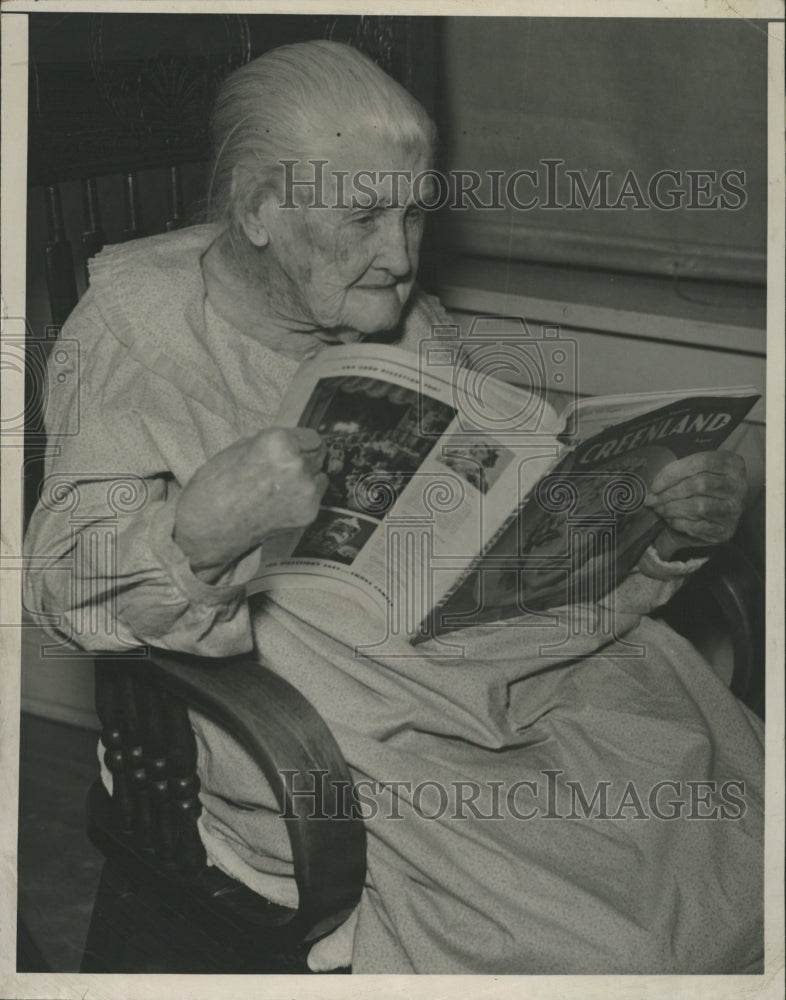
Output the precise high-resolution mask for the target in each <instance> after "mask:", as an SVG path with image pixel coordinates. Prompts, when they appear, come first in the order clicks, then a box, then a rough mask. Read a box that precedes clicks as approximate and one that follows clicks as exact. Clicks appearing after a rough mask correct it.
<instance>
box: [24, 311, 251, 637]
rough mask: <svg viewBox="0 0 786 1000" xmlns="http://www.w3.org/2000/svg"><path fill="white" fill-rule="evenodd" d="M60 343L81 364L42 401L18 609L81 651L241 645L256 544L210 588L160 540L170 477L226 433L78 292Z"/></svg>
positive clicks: (166, 524)
mask: <svg viewBox="0 0 786 1000" xmlns="http://www.w3.org/2000/svg"><path fill="white" fill-rule="evenodd" d="M62 340H63V343H64V344H66V345H67V344H68V342H69V340H72V342H73V343H78V345H79V347H80V348H81V365H79V366H77V365H76V362H75V363H74V369H75V370H74V371H73V372H72V373H71V374H72V375H73V377H72V378H70V379H65V380H64V382H65V385H64V387H63V388H62V389H60V390H59V391H58V387H57V385H56V383H53V390H52V395H51V398H50V399H49V400H48V408H47V415H46V416H47V432H48V437H49V451H50V457H49V459H48V462H47V469H46V476H45V479H44V481H43V483H42V487H41V494H40V500H39V503H38V506H37V508H36V510H35V512H34V513H33V516H32V518H31V522H30V525H29V528H28V532H27V536H26V539H25V549H26V561H27V567H28V568H27V571H26V575H25V604H26V609H27V610H28V611H29V612H30V613H31V615H32V616H33V617H34V619H36V620H37V621H38V623H39V624H41V625H42V626H43V627H45V628H47V629H48V630H49V631H50V632H52V633H53V634H54V635H56V636H57V637H58V638H59V639H60V640H61V641H66V642H67V643H68V644H70V645H77V646H79V647H81V648H83V649H86V650H89V651H121V650H128V649H129V648H130V647H134V646H139V645H140V644H147V643H150V644H152V645H156V646H160V647H164V648H172V649H179V650H184V651H188V652H197V651H198V652H199V653H201V654H202V655H211V656H224V655H231V654H235V653H241V652H246V651H248V650H250V649H251V648H252V645H253V643H252V637H251V628H250V622H249V615H248V609H247V604H246V600H245V591H244V583H245V582H246V580H248V579H249V578H250V577H251V576H253V573H254V571H255V569H256V565H257V563H258V552H252V553H250V554H249V555H247V556H246V557H245V558H244V559H242V560H241V561H240V562H239V563H238V564H236V566H235V567H234V568H233V570H232V571H231V572H230V573H228V574H227V575H225V577H224V578H223V579H222V580H221V581H220V585H216V586H210V585H208V584H205V583H204V582H202V581H201V580H199V579H198V578H197V577H195V576H194V575H193V573H192V572H191V570H190V567H189V564H188V560H187V559H186V557H185V556H184V554H183V553H182V552H181V551H180V550H179V549H178V547H177V545H176V544H175V542H174V541H173V539H172V529H173V525H174V515H175V507H176V504H177V498H178V495H179V493H180V491H181V489H182V486H183V485H184V484H185V482H187V480H188V479H189V478H190V476H191V475H192V474H193V472H194V471H196V469H197V468H198V467H199V466H200V465H202V464H203V463H204V462H205V461H206V460H207V459H208V458H209V457H210V455H211V454H213V453H215V452H216V451H218V450H220V448H221V447H225V446H226V445H228V444H229V443H231V442H232V440H234V439H236V438H237V437H238V436H239V434H238V431H237V429H236V428H233V427H232V426H231V425H230V424H229V423H227V421H226V420H224V419H222V418H219V417H217V416H216V415H215V414H212V413H210V412H209V411H208V410H207V409H206V408H204V407H201V406H200V405H199V404H198V403H197V402H195V401H194V400H191V399H188V398H186V397H184V396H182V395H181V394H179V393H178V392H177V391H176V389H175V388H174V387H173V386H172V385H171V384H170V383H168V382H166V381H165V380H164V379H163V378H160V377H156V376H155V375H153V374H151V372H150V371H147V370H143V368H142V366H140V365H139V363H138V362H137V361H135V360H134V359H133V358H132V357H130V355H129V354H128V352H127V351H125V350H124V349H123V345H122V344H120V343H119V342H118V341H116V340H115V339H114V338H113V336H112V333H111V331H110V330H109V329H108V328H107V326H106V324H105V323H104V322H103V319H102V316H101V314H100V312H99V311H98V310H97V309H96V308H95V306H94V305H93V304H92V302H91V301H90V298H89V296H88V297H86V300H83V303H80V306H79V307H77V310H76V311H75V313H74V314H73V315H72V317H71V318H70V319H69V321H68V323H67V324H66V326H65V327H64V329H63V334H62ZM54 349H55V350H57V349H58V348H57V345H56V346H55V348H54Z"/></svg>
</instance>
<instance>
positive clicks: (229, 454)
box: [173, 427, 328, 583]
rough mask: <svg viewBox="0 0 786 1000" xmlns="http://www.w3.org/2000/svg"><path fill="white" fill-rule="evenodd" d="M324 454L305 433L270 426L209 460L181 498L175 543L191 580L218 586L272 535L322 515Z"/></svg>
mask: <svg viewBox="0 0 786 1000" xmlns="http://www.w3.org/2000/svg"><path fill="white" fill-rule="evenodd" d="M324 458H325V448H324V445H323V444H322V441H321V438H320V437H319V435H318V434H317V432H316V431H314V430H311V429H309V428H307V427H295V428H284V427H271V428H268V429H267V430H264V431H261V432H260V433H259V434H257V435H256V436H255V437H252V438H246V439H244V440H243V441H238V442H236V443H235V444H232V445H230V446H229V447H228V448H225V449H224V450H223V451H220V452H219V453H218V454H217V455H214V456H213V458H211V459H210V460H209V461H208V462H206V463H205V464H204V465H203V466H202V467H201V468H200V469H198V470H197V472H196V473H195V474H194V476H193V477H192V478H191V479H190V480H189V482H188V484H187V485H186V486H185V488H184V489H183V492H182V493H181V494H180V498H179V499H178V503H177V511H176V514H175V528H174V532H173V538H174V541H175V543H176V544H177V545H178V547H179V548H180V550H181V551H182V552H183V553H185V555H186V556H187V557H188V560H189V562H190V564H191V569H192V571H193V572H194V574H195V575H196V576H198V577H200V579H202V580H204V581H205V582H207V583H215V582H216V581H217V580H218V579H219V578H220V577H221V576H222V575H223V574H224V573H225V572H226V571H227V570H228V569H229V568H231V566H232V565H233V564H234V563H235V562H236V561H237V560H238V559H239V558H241V556H244V555H245V554H246V553H247V552H250V551H251V550H252V549H254V548H256V547H257V546H258V545H260V544H261V542H262V541H264V539H265V538H267V537H268V536H270V535H274V534H278V533H280V532H282V531H286V530H288V529H292V528H302V527H305V526H306V525H307V524H310V523H311V522H312V521H313V520H314V518H315V517H316V516H317V511H318V510H319V503H320V500H321V498H322V494H323V493H324V492H325V489H326V488H327V484H328V480H327V476H325V474H324V473H322V472H320V469H321V468H322V464H323V462H324Z"/></svg>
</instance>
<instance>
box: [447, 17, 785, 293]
mask: <svg viewBox="0 0 786 1000" xmlns="http://www.w3.org/2000/svg"><path fill="white" fill-rule="evenodd" d="M443 41H444V48H443V58H444V86H445V96H446V101H447V109H446V119H445V120H443V123H442V124H443V132H444V133H445V135H446V139H447V141H448V142H449V145H448V147H447V148H446V149H445V150H444V151H443V154H444V155H443V164H442V165H443V167H444V168H449V169H453V170H455V169H473V170H476V171H480V172H481V173H482V174H485V172H487V171H504V175H505V177H504V178H503V187H502V188H501V190H500V197H499V199H498V202H499V203H501V204H503V205H504V206H505V207H504V208H502V209H495V210H492V209H478V208H475V207H472V206H471V199H469V198H467V197H464V199H463V201H462V204H463V205H465V206H467V207H466V210H465V211H460V212H456V211H453V212H449V213H446V214H447V215H449V216H450V221H449V223H448V225H449V226H450V227H451V236H452V242H453V243H454V245H457V246H458V247H459V249H462V250H464V251H466V252H470V253H473V254H480V255H487V256H496V257H511V258H517V259H530V260H539V261H548V262H555V263H563V264H573V265H583V266H592V267H601V268H611V269H622V270H629V271H639V272H644V273H655V274H669V275H674V274H677V275H681V276H685V277H700V278H708V279H722V280H732V281H743V282H763V281H764V278H765V247H766V191H767V184H766V87H767V67H766V48H767V46H766V42H767V39H766V25H763V24H760V23H756V24H754V23H751V22H746V21H743V20H709V21H708V20H701V21H698V20H686V19H661V20H649V19H605V18H598V19H573V18H543V19H539V18H447V19H445V22H444V24H443ZM546 161H551V163H547V162H546ZM520 170H530V171H532V172H533V174H534V175H535V176H534V178H533V177H532V176H529V175H520V176H519V179H518V181H517V183H516V185H515V188H514V191H513V194H514V197H516V198H517V199H518V200H519V202H520V203H528V202H531V201H532V200H533V199H538V204H537V205H536V206H534V207H530V208H527V209H521V208H516V207H513V205H511V203H510V202H509V201H508V199H507V197H506V193H505V188H504V182H505V179H506V178H509V177H510V176H511V175H513V174H514V172H515V171H520ZM666 171H668V172H672V171H673V174H672V173H664V172H666ZM691 172H693V173H691ZM604 175H605V180H604V179H603V178H604ZM631 177H632V178H633V179H632V180H631ZM658 178H659V179H658ZM599 179H600V180H599ZM467 183H468V182H467ZM595 183H600V184H601V187H600V188H599V189H598V190H596V192H595V193H594V195H593V194H592V187H593V184H595ZM603 184H605V186H606V192H605V204H606V205H608V206H612V205H614V204H617V205H618V206H619V207H617V208H614V207H608V208H603V207H599V206H600V205H601V204H602V202H603V190H602V185H603ZM582 188H583V190H582ZM588 196H591V197H588ZM476 197H477V198H478V199H480V201H481V202H482V203H483V204H484V205H485V204H488V203H489V202H491V201H493V200H494V199H493V196H492V188H491V182H490V181H487V180H485V179H484V182H483V184H482V185H481V187H480V188H478V189H477V191H476ZM674 202H678V203H677V204H676V205H675V207H671V208H670V207H668V206H669V205H671V204H672V203H674ZM587 204H589V206H590V207H585V205H587ZM707 205H709V206H711V207H706V206H707ZM552 206H553V207H552ZM571 206H573V207H571ZM659 206H660V207H659Z"/></svg>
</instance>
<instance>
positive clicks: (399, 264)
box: [374, 212, 412, 278]
mask: <svg viewBox="0 0 786 1000" xmlns="http://www.w3.org/2000/svg"><path fill="white" fill-rule="evenodd" d="M390 215H391V216H392V217H391V218H389V219H386V220H385V222H386V224H385V225H384V226H383V227H382V231H381V233H380V242H379V248H378V250H377V254H376V257H375V258H374V266H375V267H377V268H379V269H380V270H381V269H383V268H384V269H385V270H386V271H389V272H390V273H391V274H392V275H393V276H394V277H396V278H403V277H405V275H407V274H409V272H410V271H411V270H412V258H411V257H410V247H409V243H408V240H407V233H406V229H405V226H404V221H403V219H399V218H396V217H395V216H394V215H393V213H392V212H391V213H390Z"/></svg>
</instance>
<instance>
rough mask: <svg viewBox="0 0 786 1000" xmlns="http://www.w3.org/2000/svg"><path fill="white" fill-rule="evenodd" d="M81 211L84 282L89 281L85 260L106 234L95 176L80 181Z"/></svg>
mask: <svg viewBox="0 0 786 1000" xmlns="http://www.w3.org/2000/svg"><path fill="white" fill-rule="evenodd" d="M82 213H83V218H84V226H85V228H84V232H83V233H82V263H83V265H84V269H85V283H86V284H89V283H90V275H89V273H88V269H87V262H88V261H89V260H90V258H91V257H95V255H96V254H97V253H98V252H99V251H100V250H102V249H103V246H104V244H105V243H106V234H105V233H104V230H103V228H102V226H101V209H100V207H99V204H98V188H97V185H96V179H95V177H88V178H86V179H85V180H83V181H82Z"/></svg>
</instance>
